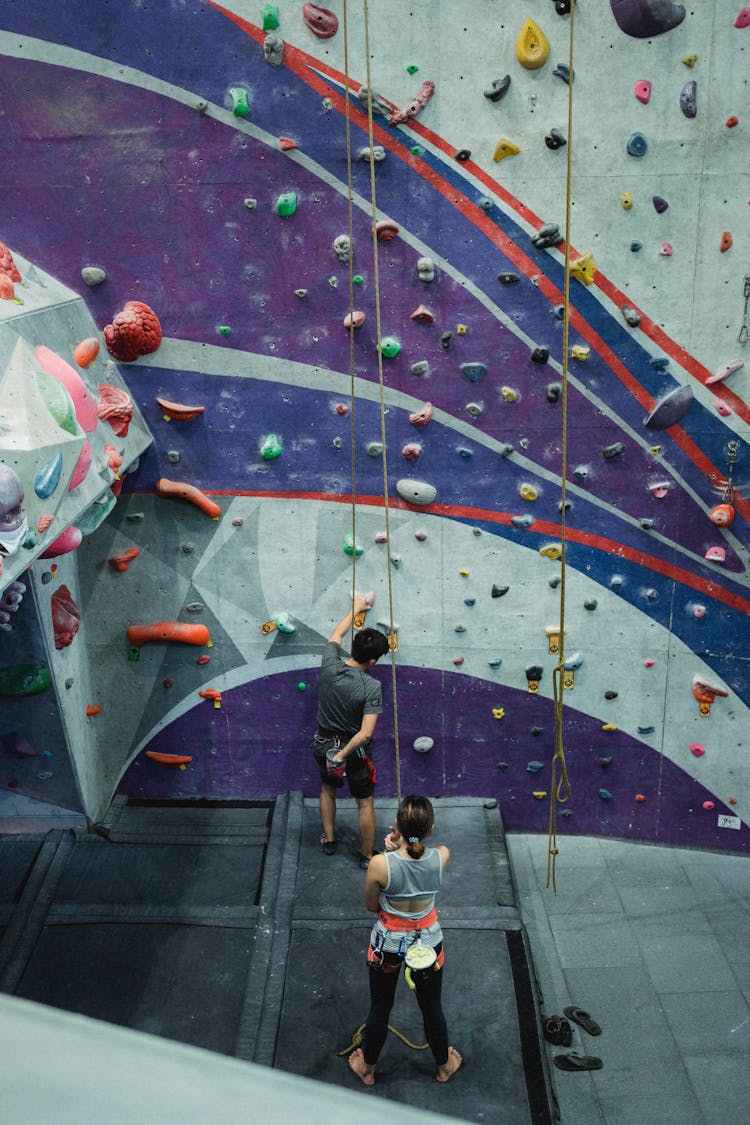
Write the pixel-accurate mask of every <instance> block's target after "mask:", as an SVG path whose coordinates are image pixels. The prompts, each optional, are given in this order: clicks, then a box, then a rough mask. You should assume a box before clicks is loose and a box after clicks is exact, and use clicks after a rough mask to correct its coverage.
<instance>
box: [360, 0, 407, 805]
mask: <svg viewBox="0 0 750 1125" xmlns="http://www.w3.org/2000/svg"><path fill="white" fill-rule="evenodd" d="M364 24H365V58H366V60H367V131H368V140H369V144H370V161H369V163H370V199H371V203H372V253H373V275H374V279H375V333H376V338H377V341H378V383H379V386H380V440H381V443H382V446H383V511H384V514H385V536H386V551H387V564H388V620H389V633H390V638H391V641H392V643H391V689H392V692H393V739H394V745H395V749H396V795H397V797H398V800H399V803H400V802H401V747H400V744H399V732H398V696H397V691H396V653H395V648H396V644H395V639H396V634H395V632H394V629H393V578H392V566H391V530H390V508H389V503H388V448H387V442H386V432H385V394H384V380H383V355H382V352H381V350H380V341H381V339H382V327H381V318H380V273H379V269H378V236H377V218H378V216H377V203H376V195H375V158H374V153H373V149H374V134H373V123H372V75H371V71H370V25H369V7H368V2H367V0H364Z"/></svg>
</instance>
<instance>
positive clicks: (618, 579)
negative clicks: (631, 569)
mask: <svg viewBox="0 0 750 1125" xmlns="http://www.w3.org/2000/svg"><path fill="white" fill-rule="evenodd" d="M624 581H625V579H624V578H623V576H622V575H621V574H613V575H612V577H611V578H610V580H609V588H610V590H619V589H620V587H621V586H622V584H623V582H624Z"/></svg>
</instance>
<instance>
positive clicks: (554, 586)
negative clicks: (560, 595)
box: [549, 574, 560, 590]
mask: <svg viewBox="0 0 750 1125" xmlns="http://www.w3.org/2000/svg"><path fill="white" fill-rule="evenodd" d="M549 584H550V586H551V587H552V589H553V590H556V589H557V587H558V586H559V585H560V575H559V574H555V575H553V577H552V578H550V579H549Z"/></svg>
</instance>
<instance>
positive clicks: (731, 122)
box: [724, 114, 740, 129]
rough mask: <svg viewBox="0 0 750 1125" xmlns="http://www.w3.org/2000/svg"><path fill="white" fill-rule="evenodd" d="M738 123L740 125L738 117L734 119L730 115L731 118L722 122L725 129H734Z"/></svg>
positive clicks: (733, 116)
mask: <svg viewBox="0 0 750 1125" xmlns="http://www.w3.org/2000/svg"><path fill="white" fill-rule="evenodd" d="M739 123H740V119H739V117H735V115H734V114H732V116H731V117H728V118H727V119H726V121H725V122H724V124H725V125H726V127H727V129H735V128H736V127H737V126H738V125H739Z"/></svg>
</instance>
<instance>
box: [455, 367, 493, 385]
mask: <svg viewBox="0 0 750 1125" xmlns="http://www.w3.org/2000/svg"><path fill="white" fill-rule="evenodd" d="M460 370H461V374H462V375H463V376H464V378H465V379H468V380H469V382H470V383H478V382H479V380H480V379H481V378H482V376H483V375H486V373H487V365H486V364H484V363H462V364H461V368H460Z"/></svg>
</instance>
